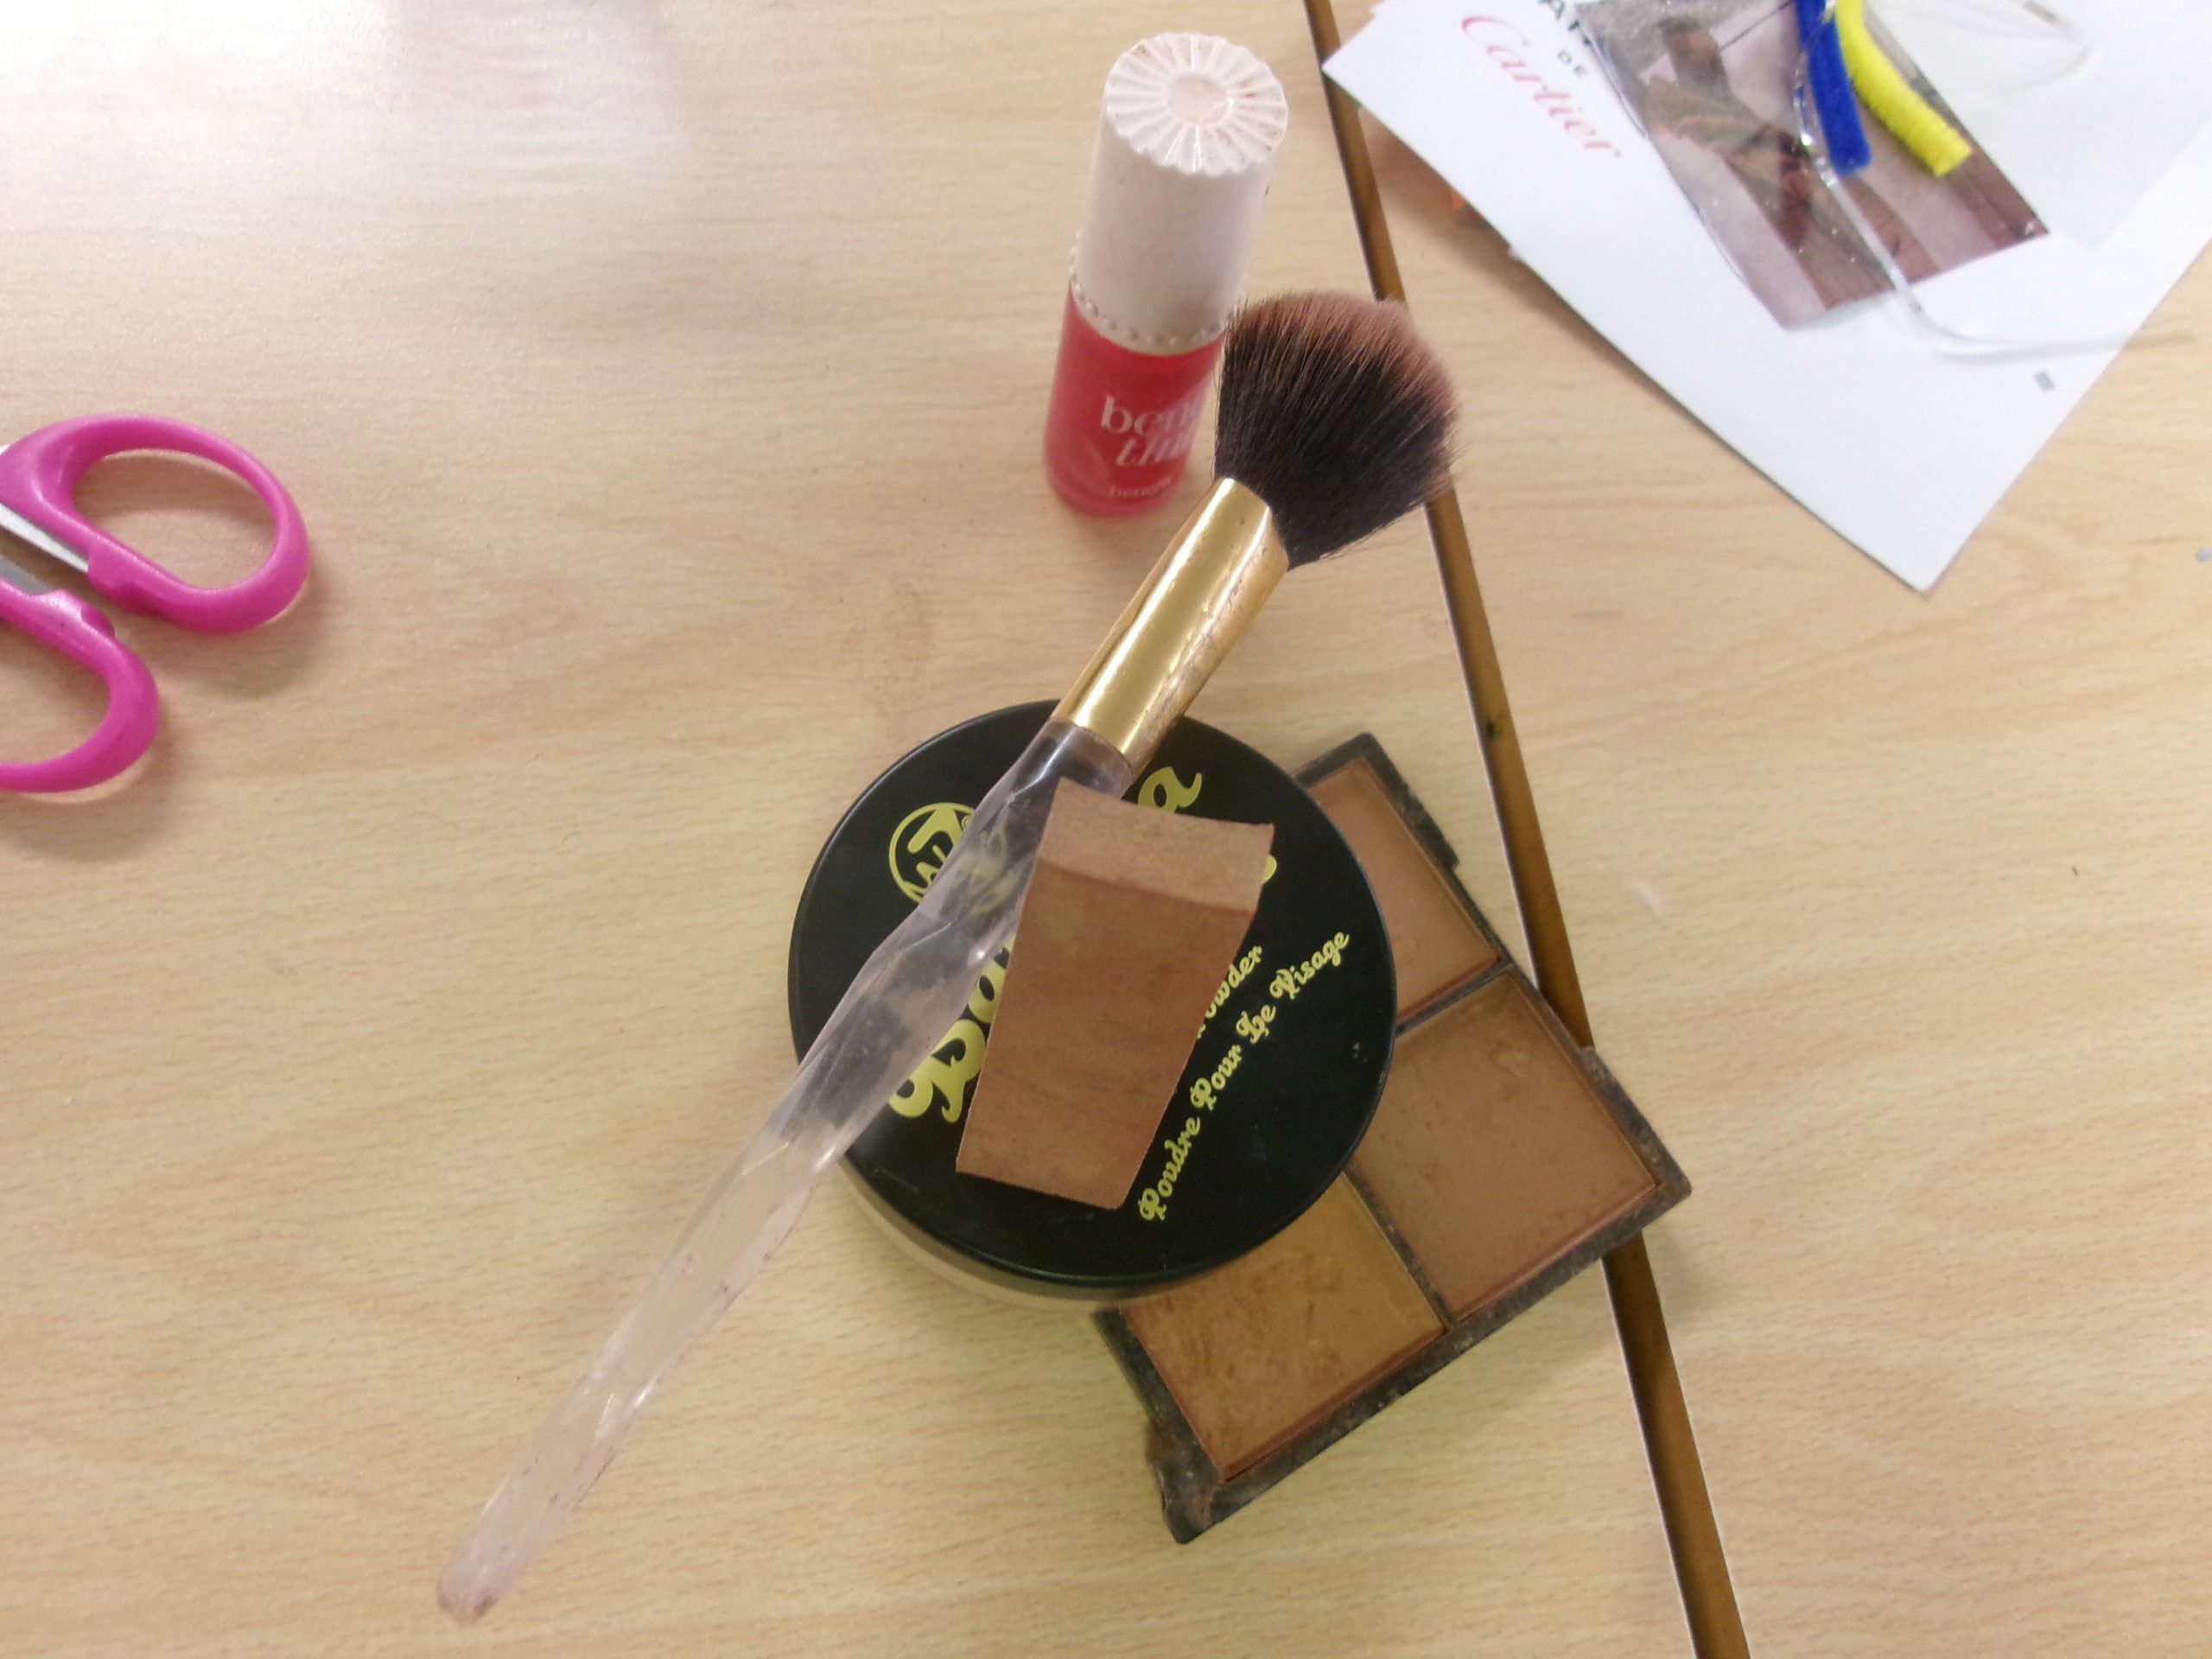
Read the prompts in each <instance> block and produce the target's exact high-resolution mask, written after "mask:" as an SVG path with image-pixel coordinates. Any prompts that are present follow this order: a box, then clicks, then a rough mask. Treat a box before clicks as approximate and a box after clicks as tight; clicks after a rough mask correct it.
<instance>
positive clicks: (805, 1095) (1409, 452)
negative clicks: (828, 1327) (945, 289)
mask: <svg viewBox="0 0 2212 1659" xmlns="http://www.w3.org/2000/svg"><path fill="white" fill-rule="evenodd" d="M1451 428H1452V391H1451V386H1450V384H1449V382H1448V381H1447V379H1446V376H1445V374H1444V371H1443V369H1442V367H1441V366H1440V365H1439V364H1438V363H1437V361H1436V359H1435V358H1434V357H1433V356H1432V355H1431V354H1430V353H1429V351H1428V349H1427V346H1424V345H1422V344H1421V340H1419V338H1418V337H1417V336H1416V335H1415V334H1414V331H1413V325H1412V323H1411V322H1410V321H1408V318H1407V316H1406V314H1405V312H1404V310H1403V309H1402V308H1400V307H1398V306H1395V305H1384V304H1378V303H1376V302H1372V301H1369V300H1363V299H1357V298H1355V297H1353V296H1350V295H1342V294H1295V295H1287V296H1281V297H1278V298H1275V299H1271V300H1266V301H1262V302H1259V303H1257V304H1255V305H1252V306H1249V307H1247V308H1244V309H1243V311H1241V312H1240V313H1239V314H1238V315H1237V316H1236V320H1235V321H1232V322H1231V323H1230V327H1229V333H1228V337H1227V341H1226V344H1225V345H1224V349H1223V353H1222V365H1221V394H1220V410H1219V414H1218V416H1217V423H1216V430H1215V443H1214V451H1215V454H1214V461H1215V471H1216V473H1217V478H1216V480H1215V483H1214V485H1213V487H1212V488H1211V490H1210V491H1208V492H1207V493H1206V496H1205V499H1204V500H1203V501H1201V502H1200V503H1199V504H1198V510H1197V511H1196V512H1193V513H1192V515H1191V517H1190V518H1189V519H1188V520H1186V521H1185V524H1184V525H1183V527H1182V528H1181V529H1180V530H1179V531H1177V532H1176V534H1175V537H1174V539H1173V540H1172V541H1171V542H1170V543H1168V545H1167V550H1166V552H1165V553H1163V554H1162V555H1161V556H1160V562H1159V563H1157V564H1156V565H1154V567H1153V570H1152V574H1151V575H1149V576H1148V577H1147V578H1146V581H1145V583H1144V586H1143V588H1141V589H1140V590H1139V592H1138V594H1137V596H1136V597H1135V599H1134V600H1132V601H1130V602H1129V606H1128V609H1127V610H1125V611H1124V612H1122V617H1121V620H1119V621H1118V622H1117V623H1116V624H1115V626H1114V630H1113V632H1111V633H1109V635H1108V636H1107V639H1106V642H1105V644H1104V645H1101V646H1100V647H1099V649H1098V651H1097V653H1096V655H1095V656H1093V657H1092V658H1091V659H1090V664H1089V666H1087V667H1086V668H1085V669H1084V671H1083V674H1082V676H1081V677H1080V678H1078V679H1077V682H1076V684H1075V689H1074V690H1071V691H1070V692H1069V693H1068V695H1067V696H1065V698H1063V699H1062V700H1061V702H1060V705H1059V707H1058V708H1057V709H1054V710H1053V712H1052V718H1051V719H1050V720H1048V721H1046V724H1045V728H1044V729H1043V730H1042V731H1040V732H1039V734H1037V736H1036V738H1035V739H1034V740H1033V741H1032V742H1031V744H1030V746H1029V747H1028V748H1027V750H1025V751H1024V752H1023V753H1022V755H1021V757H1020V759H1019V760H1016V761H1015V762H1014V766H1012V767H1011V768H1010V769H1009V770H1008V771H1007V774H1006V776H1005V777H1003V778H1001V779H1000V780H999V782H998V783H997V785H995V786H994V787H993V789H992V790H991V791H990V793H989V794H988V795H987V796H986V797H985V798H983V801H982V804H981V805H980V806H978V807H977V808H976V812H975V815H974V817H971V818H970V819H969V822H968V825H967V828H966V829H964V830H963V833H962V835H961V837H960V840H959V841H958V842H957V844H956V845H955V847H954V849H953V851H952V855H951V856H950V857H949V858H947V859H946V861H945V862H944V868H941V869H940V870H939V871H938V874H937V879H936V880H934V881H932V882H931V884H930V887H929V890H928V892H927V893H925V894H924V895H923V897H922V900H921V902H920V904H918V906H915V908H914V910H913V912H912V913H911V914H910V915H909V916H908V917H907V918H906V920H905V921H904V922H903V923H901V924H900V925H899V927H898V928H897V930H896V931H893V933H892V935H891V936H890V938H887V939H886V940H885V941H884V942H883V944H880V946H878V947H877V949H876V950H875V953H874V955H873V956H871V957H869V958H868V962H867V963H865V964H864V965H863V966H862V967H861V971H860V973H859V974H858V976H855V979H854V981H853V983H852V985H851V987H850V988H849V989H848V990H847V991H846V993H845V995H844V999H843V1001H841V1002H839V1003H838V1005H837V1007H836V1011H835V1012H834V1013H832V1014H830V1016H829V1023H828V1024H826V1025H825V1026H823V1028H822V1032H821V1033H820V1035H818V1036H817V1038H816V1039H815V1041H814V1046H812V1047H811V1048H810V1049H808V1051H807V1052H806V1057H805V1058H804V1059H803V1060H802V1061H800V1063H799V1068H798V1076H797V1077H796V1078H795V1079H794V1080H793V1081H792V1083H791V1087H790V1089H789V1090H786V1091H785V1095H784V1097H783V1099H782V1100H781V1101H779V1103H777V1105H776V1107H775V1109H774V1110H773V1111H772V1112H771V1113H770V1114H769V1116H768V1119H767V1122H766V1124H765V1125H763V1127H762V1128H761V1129H760V1133H759V1134H758V1135H755V1136H754V1137H753V1143H752V1144H751V1145H750V1146H748V1147H747V1148H746V1149H745V1151H744V1152H743V1153H742V1154H741V1155H740V1156H739V1158H738V1159H737V1160H736V1161H735V1162H734V1164H732V1165H731V1166H729V1168H728V1169H727V1170H726V1171H724V1172H723V1173H722V1175H721V1178H720V1179H718V1180H717V1181H716V1182H715V1185H714V1187H713V1188H712V1189H711V1190H710V1191H709V1193H708V1194H707V1197H706V1199H705V1201H704V1202H703V1203H702V1205H700V1207H699V1210H698V1212H697V1213H696V1215H695V1216H694V1217H692V1219H691V1222H690V1225H689V1226H688V1227H687V1228H686V1229H685V1230H684V1233H683V1236H682V1237H681V1238H680V1239H678V1240H677V1244H676V1248H675V1249H674V1250H673V1251H671V1254H670V1255H669V1258H668V1260H667V1261H666V1262H664V1263H663V1264H662V1266H661V1268H660V1270H659V1271H658V1273H656V1274H654V1275H653V1277H652V1279H651V1280H650V1281H648V1282H647V1283H646V1285H645V1288H644V1290H643V1291H641V1292H640V1293H639V1296H638V1299H637V1300H636V1301H635V1302H633V1303H632V1305H631V1306H630V1309H629V1311H628V1312H627V1313H626V1314H625V1315H624V1316H623V1319H622V1322H621V1323H620V1325H617V1326H616V1327H615V1330H614V1334H613V1336H611V1337H610V1338H607V1345H606V1347H605V1348H604V1349H602V1350H601V1352H600V1356H599V1357H598V1359H597V1360H595V1361H594V1363H593V1364H592V1367H591V1369H590V1370H588V1371H587V1372H586V1373H585V1374H584V1376H583V1377H582V1380H581V1381H579V1382H578V1383H577V1384H576V1385H575V1388H574V1389H572V1390H570V1392H569V1395H568V1397H567V1398H566V1399H565V1400H563V1402H561V1404H560V1405H559V1406H558V1407H557V1408H556V1409H555V1411H554V1413H553V1414H552V1416H551V1417H550V1418H549V1419H548V1420H547V1421H546V1422H545V1424H544V1425H543V1427H541V1428H540V1429H539V1431H538V1433H537V1437H536V1438H535V1439H534V1440H532V1441H531V1444H530V1445H529V1446H528V1447H527V1448H525V1450H524V1453H523V1455H522V1458H521V1459H520V1460H519V1461H518V1463H517V1464H516V1465H515V1467H514V1469H513V1471H512V1472H511V1473H510V1474H509V1475H508V1476H507V1478H506V1479H505V1481H504V1482H503V1483H502V1484H500V1486H499V1490H498V1491H495V1492H494V1493H493V1495H492V1500H491V1502H490V1503H488V1504H486V1506H485V1510H484V1513H483V1515H482V1516H480V1517H479V1519H478V1521H477V1523H476V1526H475V1529H474V1531H473V1532H472V1533H471V1534H470V1535H469V1536H468V1538H467V1541H465V1542H464V1543H463V1544H462V1546H461V1550H460V1552H459V1553H458V1554H456V1555H455V1556H454V1559H453V1560H452V1562H451V1563H450V1564H449V1565H448V1567H447V1568H446V1570H445V1573H443V1575H442V1577H441V1578H440V1579H439V1580H438V1599H439V1600H440V1602H441V1603H442V1604H443V1605H444V1607H445V1609H446V1611H448V1613H450V1614H451V1615H452V1616H453V1617H454V1618H455V1619H457V1620H460V1621H461V1622H462V1623H464V1624H467V1623H469V1622H471V1621H473V1620H474V1619H476V1618H480V1616H481V1615H482V1614H483V1613H484V1612H485V1611H486V1609H488V1608H489V1607H490V1606H491V1605H493V1603H494V1602H496V1601H498V1600H499V1598H500V1597H501V1596H502V1595H504V1594H505V1592H506V1591H507V1589H508V1587H509V1586H512V1584H513V1582H514V1581H515V1580H516V1578H517V1577H518V1575H519V1574H520V1573H521V1572H522V1570H523V1569H524V1567H526V1566H528V1565H529V1563H530V1561H531V1560H532V1558H533V1557H535V1556H536V1555H537V1552H538V1551H539V1550H540V1549H542V1548H543V1547H544V1546H545V1544H547V1543H548V1542H549V1541H550V1540H551V1539H552V1537H553V1535H554V1534H555V1533H556V1532H557V1531H558V1530H559V1529H560V1527H561V1524H562V1522H563V1521H564V1520H565V1519H566V1518H567V1516H568V1515H569V1511H570V1510H573V1509H574V1508H575V1505H576V1504H577V1503H578V1502H579V1501H580V1500H581V1499H582V1497H583V1495H584V1493H585V1492H587V1491H589V1490H590V1488H591V1485H592V1483H593V1482H594V1481H595V1480H597V1479H598V1478H599V1476H600V1474H601V1472H602V1471H604V1470H605V1469H606V1467H607V1465H608V1464H609V1463H610V1462H612V1461H613V1457H614V1453H615V1452H616V1450H617V1449H618V1448H619V1447H620V1444H621V1440H622V1436H623V1434H624V1433H625V1432H626V1430H627V1429H628V1427H629V1426H630V1423H631V1421H632V1419H634V1418H635V1417H636V1415H637V1414H638V1412H639V1409H640V1408H643V1407H644V1405H645V1402H646V1401H648V1400H650V1399H651V1398H652V1395H654V1393H655V1392H657V1391H658V1389H659V1388H660V1386H661V1384H662V1383H664V1382H665V1381H666V1380H667V1379H668V1377H669V1376H670V1375H671V1373H672V1372H673V1371H674V1370H675V1369H676V1367H677V1364H679V1363H681V1362H682V1360H683V1357H684V1356H685V1355H686V1354H688V1353H689V1352H690V1351H691V1349H692V1347H693V1346H694V1345H695V1344H696V1343H697V1342H698V1341H699V1340H700V1339H701V1338H703V1337H704V1336H705V1335H706V1334H707V1332H709V1330H711V1329H712V1328H713V1326H714V1324H715V1320H717V1319H720V1318H721V1315H722V1313H723V1312H724V1311H725V1310H726V1309H727V1308H728V1306H729V1305H730V1304H731V1303H732V1302H733V1301H734V1300H736V1299H737V1297H738V1296H739V1294H741V1293H742V1292H743V1290H744V1289H745V1287H747V1285H748V1284H749V1283H751V1282H752V1280H753V1276H754V1275H755V1274H758V1273H759V1272H760V1268H761V1266H762V1264H763V1263H765V1262H766V1260H767V1259H768V1257H769V1255H771V1254H772V1252H773V1251H774V1250H775V1249H776V1247H777V1246H778V1245H779V1244H780V1243H783V1241H784V1239H785V1236H787V1235H789V1233H790V1232H791V1229H792V1228H793V1227H794V1226H795V1225H797V1224H798V1218H799V1216H800V1214H801V1213H802V1212H803V1211H804V1209H805V1207H806V1203H807V1200H808V1198H810V1196H811V1195H812V1193H813V1192H814V1189H815V1187H816V1185H817V1184H818V1183H819V1182H820V1181H821V1179H822V1178H823V1176H824V1175H825V1174H827V1173H829V1169H830V1167H831V1166H833V1165H834V1164H835V1163H836V1161H837V1160H838V1159H839V1158H841V1157H842V1156H843V1155H844V1153H845V1150H846V1148H848V1147H850V1146H851V1145H852V1143H853V1142H854V1141H855V1140H856V1139H858V1138H859V1136H860V1134H861V1130H862V1129H864V1128H867V1127H868V1124H869V1123H870V1122H872V1121H873V1120H874V1117H875V1115H876V1113H877V1112H878V1111H879V1110H880V1109H882V1106H883V1103H884V1102H885V1101H886V1100H887V1099H888V1098H889V1097H890V1096H891V1094H892V1092H893V1090H896V1089H897V1088H898V1087H899V1084H902V1083H904V1082H905V1081H906V1078H907V1077H909V1076H910V1075H912V1072H913V1070H914V1068H915V1067H916V1066H918V1065H920V1064H921V1063H922V1061H923V1060H924V1059H925V1058H927V1057H928V1055H929V1053H930V1052H931V1049H932V1048H934V1047H935V1046H937V1045H938V1043H939V1042H940V1041H942V1040H943V1039H944V1033H945V1032H946V1030H948V1029H949V1028H950V1026H951V1025H952V1022H953V1021H954V1020H956V1019H957V1018H958V1017H959V1014H960V1011H961V1008H962V1007H963V1005H964V1004H965V1003H966V1001H967V1000H968V996H969V992H970V991H971V990H972V989H973V988H974V986H975V983H976V976H978V975H979V974H980V973H981V972H982V969H983V965H984V963H987V962H988V961H989V960H990V959H991V957H993V956H994V955H995V953H996V952H997V951H998V950H999V948H1000V947H1001V945H1003V944H1005V943H1006V941H1007V938H1009V937H1010V936H1011V935H1012V933H1013V931H1014V920H1015V918H1016V916H1017V915H1018V913H1019V912H1020V907H1021V899H1022V896H1023V894H1024V893H1025V892H1026V891H1027V887H1028V883H1029V875H1030V872H1031V870H1032V868H1033V866H1034V864H1035V861H1036V853H1037V843H1038V839H1039V836H1040V835H1041V834H1042V833H1043V830H1044V825H1045V818H1046V813H1047V812H1048V811H1049V810H1050V808H1051V805H1052V792H1053V790H1054V787H1055V785H1057V784H1058V781H1059V780H1060V779H1070V780H1071V781H1073V782H1076V783H1078V784H1081V785H1084V786H1085V787H1087V788H1090V789H1096V790H1097V791H1100V792H1102V793H1103V794H1107V795H1114V796H1118V795H1120V794H1121V793H1122V791H1125V790H1126V789H1128V786H1129V784H1130V782H1131V781H1132V780H1133V779H1135V777H1136V775H1137V773H1138V772H1139V770H1140V769H1141V767H1142V766H1144V765H1145V763H1146V762H1147V760H1150V759H1151V758H1152V754H1153V751H1154V749H1155V748H1156V747H1158V745H1159V742H1160V739H1161V738H1162V737H1163V736H1164V735H1165V734H1166V731H1167V729H1168V728H1169V727H1171V726H1173V724H1174V723H1175V721H1177V720H1178V719H1179V718H1180V717H1181V716H1182V714H1183V712H1184V710H1185V709H1188V708H1189V707H1190V704H1191V700H1192V698H1193V697H1195V696H1197V695H1198V690H1199V689H1200V688H1201V687H1202V686H1204V685H1205V682H1206V678H1207V677H1208V676H1209V675H1211V673H1212V672H1213V671H1214V668H1215V667H1216V666H1217V664H1219V663H1220V661H1221V659H1222V658H1224V656H1226V655H1227V654H1228V652H1229V650H1230V646H1232V645H1235V644H1236V640H1237V639H1238V638H1239V637H1240V636H1241V635H1242V634H1243V632H1244V630H1245V628H1246V627H1247V626H1249V624H1250V622H1251V620H1252V619H1253V617H1254V616H1255V615H1257V614H1258V613H1259V609H1260V607H1261V606H1262V604H1264V603H1265V602H1266V600H1267V597H1268V594H1270V593H1271V592H1272V591H1273V590H1274V585H1275V583H1276V582H1279V581H1281V578H1282V576H1283V574H1284V573H1285V572H1286V571H1287V570H1289V569H1291V568H1292V567H1293V566H1294V565H1300V564H1306V563H1311V562H1312V561H1313V560H1315V559H1318V558H1320V557H1322V556H1325V555H1327V554H1330V553H1334V552H1336V551H1337V550H1339V549H1340V548H1343V547H1344V546H1347V545H1348V544H1350V543H1352V542H1355V541H1357V540H1358V539H1359V538H1360V537H1363V536H1366V535H1369V534H1370V533H1371V532H1372V531H1377V530H1380V529H1381V528H1382V527H1383V525H1385V524H1389V522H1390V521H1391V520H1393V519H1395V518H1398V517H1400V516H1401V515H1402V514H1404V513H1407V512H1411V511H1412V510H1413V509H1414V508H1415V507H1417V506H1419V505H1421V504H1422V503H1423V502H1424V501H1426V500H1427V499H1429V498H1430V497H1431V496H1433V495H1434V494H1436V493H1438V492H1439V491H1440V490H1441V489H1442V488H1443V487H1444V486H1445V485H1446V482H1447V481H1448V470H1449V466H1450V456H1449V454H1448V448H1449V442H1450V436H1451Z"/></svg>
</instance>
